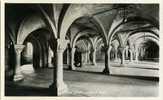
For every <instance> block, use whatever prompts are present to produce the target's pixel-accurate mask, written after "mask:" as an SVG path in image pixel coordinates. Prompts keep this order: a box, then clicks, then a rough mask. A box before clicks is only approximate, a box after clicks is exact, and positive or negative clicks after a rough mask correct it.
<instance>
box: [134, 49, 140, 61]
mask: <svg viewBox="0 0 163 100" xmlns="http://www.w3.org/2000/svg"><path fill="white" fill-rule="evenodd" d="M138 57H139V51H138V48H136V50H135V61H136V62H138Z"/></svg>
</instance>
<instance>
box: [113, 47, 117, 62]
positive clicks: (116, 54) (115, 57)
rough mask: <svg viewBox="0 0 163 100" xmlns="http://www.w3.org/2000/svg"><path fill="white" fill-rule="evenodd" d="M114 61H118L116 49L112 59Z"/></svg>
mask: <svg viewBox="0 0 163 100" xmlns="http://www.w3.org/2000/svg"><path fill="white" fill-rule="evenodd" d="M114 60H115V61H118V51H117V49H115V58H114Z"/></svg>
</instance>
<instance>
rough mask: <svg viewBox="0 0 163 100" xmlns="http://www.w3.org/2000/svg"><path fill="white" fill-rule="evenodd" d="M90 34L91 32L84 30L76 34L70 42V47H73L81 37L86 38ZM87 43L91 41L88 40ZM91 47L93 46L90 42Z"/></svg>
mask: <svg viewBox="0 0 163 100" xmlns="http://www.w3.org/2000/svg"><path fill="white" fill-rule="evenodd" d="M90 32H92V30H84V31H80V32H78V33H77V34H76V36H75V37H74V39H73V40H72V47H74V46H75V44H76V42H77V41H78V39H80V38H81V37H84V36H87V35H88V34H89V33H90ZM89 42H91V40H90V39H89ZM91 45H92V46H93V43H92V42H91Z"/></svg>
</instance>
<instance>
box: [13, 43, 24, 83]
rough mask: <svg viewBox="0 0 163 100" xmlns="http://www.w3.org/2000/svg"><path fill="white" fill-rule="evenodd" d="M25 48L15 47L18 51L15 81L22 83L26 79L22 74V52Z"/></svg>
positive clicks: (21, 46) (22, 46)
mask: <svg viewBox="0 0 163 100" xmlns="http://www.w3.org/2000/svg"><path fill="white" fill-rule="evenodd" d="M24 47H25V46H24V45H15V51H16V65H15V75H14V79H13V80H14V81H20V80H23V79H24V76H23V75H22V73H21V52H22V50H23V48H24Z"/></svg>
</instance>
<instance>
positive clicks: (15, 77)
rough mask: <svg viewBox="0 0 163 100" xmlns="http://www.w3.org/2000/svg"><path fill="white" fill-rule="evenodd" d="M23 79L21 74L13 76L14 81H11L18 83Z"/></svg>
mask: <svg viewBox="0 0 163 100" xmlns="http://www.w3.org/2000/svg"><path fill="white" fill-rule="evenodd" d="M23 79H24V76H23V75H22V74H20V73H19V74H15V75H14V79H13V81H14V82H18V81H22V80H23Z"/></svg>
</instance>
